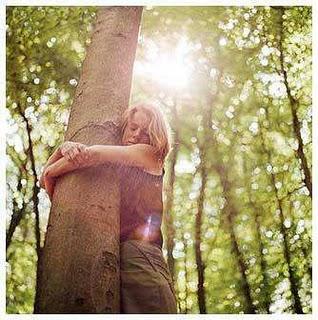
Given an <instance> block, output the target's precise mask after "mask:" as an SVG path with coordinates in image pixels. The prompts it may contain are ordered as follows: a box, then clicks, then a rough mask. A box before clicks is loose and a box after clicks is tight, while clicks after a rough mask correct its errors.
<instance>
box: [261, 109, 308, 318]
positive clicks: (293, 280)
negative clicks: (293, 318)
mask: <svg viewBox="0 0 318 320" xmlns="http://www.w3.org/2000/svg"><path fill="white" fill-rule="evenodd" d="M266 115H267V113H266ZM266 119H267V121H269V119H268V116H267V118H266ZM260 137H261V145H262V149H263V152H264V154H265V155H266V157H267V162H268V163H270V164H272V159H271V155H270V153H269V151H268V150H267V148H266V146H265V141H264V134H263V128H262V125H261V124H260ZM270 178H271V184H272V187H273V189H274V192H275V200H276V203H277V207H278V210H279V219H280V224H279V228H280V233H281V234H282V236H283V254H284V258H285V261H286V263H287V268H288V274H289V283H290V291H291V293H292V295H293V299H294V310H295V312H296V313H297V314H303V313H304V312H303V310H302V306H301V301H300V296H299V293H298V291H299V290H298V285H297V280H296V277H295V273H294V271H293V270H292V267H291V257H290V251H289V241H288V237H287V232H286V229H285V226H284V220H285V219H284V213H283V205H282V200H281V199H280V198H279V197H278V189H277V187H276V182H277V181H276V176H275V174H274V173H273V172H271V174H270Z"/></svg>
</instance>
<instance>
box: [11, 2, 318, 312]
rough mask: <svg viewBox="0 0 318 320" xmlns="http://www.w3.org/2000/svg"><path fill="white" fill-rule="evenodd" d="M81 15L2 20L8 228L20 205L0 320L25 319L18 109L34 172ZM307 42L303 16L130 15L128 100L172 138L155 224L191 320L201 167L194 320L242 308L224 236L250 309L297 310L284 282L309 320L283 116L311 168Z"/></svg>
mask: <svg viewBox="0 0 318 320" xmlns="http://www.w3.org/2000/svg"><path fill="white" fill-rule="evenodd" d="M94 16H95V9H93V8H67V7H60V8H55V7H41V8H35V7H9V8H8V10H7V110H8V117H7V121H8V124H9V125H8V127H9V132H8V135H7V154H8V158H9V160H10V161H9V162H8V167H7V177H8V178H7V188H8V201H7V207H8V220H7V221H8V225H9V223H10V221H11V217H12V214H13V213H14V212H15V211H17V210H18V209H21V208H23V219H22V221H21V223H20V225H19V227H18V228H17V230H16V232H15V234H14V237H13V240H12V243H11V245H10V247H9V249H8V251H7V261H8V262H7V311H8V313H30V312H32V309H33V298H34V284H35V263H36V260H37V257H36V252H35V240H34V227H35V226H34V213H33V212H34V210H33V204H32V192H33V189H32V183H33V179H34V178H35V177H34V176H33V173H32V171H31V164H30V157H29V144H28V139H27V133H26V123H25V119H23V117H22V116H21V111H22V113H25V115H26V118H27V119H28V120H29V122H30V125H31V138H32V146H33V148H34V150H35V151H34V152H35V164H36V170H37V173H38V174H39V172H40V170H41V167H42V166H43V164H44V163H45V161H46V159H47V158H48V156H49V154H50V153H51V152H52V150H53V148H54V147H56V146H57V145H58V144H59V143H60V142H61V141H62V139H63V132H64V130H65V127H66V125H67V117H68V114H69V110H70V104H71V102H72V97H73V94H74V87H75V86H76V81H78V79H79V75H80V70H81V63H82V61H83V59H84V56H85V46H86V45H87V44H89V41H90V40H89V31H90V30H91V28H92V26H91V23H92V22H93V21H94ZM311 32H312V30H311V7H286V8H283V7H282V8H270V7H152V8H151V7H147V8H145V9H144V13H143V20H142V28H141V36H140V39H139V46H138V49H137V55H136V62H135V69H134V79H133V91H132V98H131V100H132V101H131V102H135V101H139V100H143V99H154V100H158V101H159V103H160V105H161V107H162V110H163V111H164V113H165V115H166V117H167V119H168V120H169V123H170V125H171V128H172V132H173V133H174V135H176V132H178V135H179V141H177V143H179V147H180V148H179V152H178V156H177V163H176V165H175V170H176V180H175V184H174V192H173V196H174V202H173V208H172V210H171V212H170V213H168V214H171V216H172V218H173V226H174V228H175V238H174V250H173V256H174V259H175V269H176V273H175V274H176V290H177V295H178V302H179V309H180V312H181V313H198V312H199V306H198V301H197V283H198V275H197V269H198V266H197V265H196V260H195V251H194V244H195V232H196V230H195V219H196V215H197V213H198V197H199V193H200V190H201V187H202V175H201V171H200V170H201V168H202V167H203V166H204V167H205V168H206V170H207V187H206V189H205V198H204V205H203V212H202V219H203V221H202V225H201V246H200V248H201V253H202V258H203V262H204V266H205V269H204V275H205V284H204V288H205V291H206V307H207V312H208V313H245V312H247V310H248V308H250V307H251V306H249V305H248V303H247V299H246V291H244V290H245V289H244V277H243V275H242V272H241V271H240V269H239V267H238V261H239V257H238V256H237V254H236V253H235V251H234V249H233V237H234V238H235V241H236V242H237V245H238V250H239V255H240V258H241V259H242V261H243V264H244V266H245V272H244V274H245V275H246V279H247V282H248V285H249V293H250V296H251V299H252V301H253V308H254V309H255V312H257V313H268V312H269V313H295V312H297V310H296V309H295V305H294V299H295V296H294V292H292V289H291V283H292V282H293V283H294V285H295V286H296V292H297V294H298V296H299V299H300V302H301V307H302V312H303V313H310V312H311V286H312V283H311V281H312V280H311V268H312V266H311V265H312V262H311V239H312V230H311V198H310V196H309V191H308V189H307V188H306V185H305V181H304V172H303V168H302V164H301V160H300V158H299V154H298V153H297V148H298V141H297V136H296V135H295V128H294V123H293V116H292V112H291V101H294V102H295V104H296V106H297V116H298V119H299V125H300V129H301V139H302V142H303V144H304V153H305V156H306V159H307V161H308V166H309V170H310V171H311V153H312V151H311V139H312V137H311V123H312V119H311V79H312V76H311V64H312V60H311V50H312V49H311ZM281 58H282V59H281ZM282 60H283V66H282ZM169 63H170V64H169ZM282 67H283V69H282ZM283 70H285V71H286V74H287V87H286V83H285V82H284V77H283V72H282V71H283ZM36 79H39V80H36ZM72 79H74V80H72ZM72 84H74V85H73V86H72ZM288 92H289V93H290V95H288ZM19 108H20V109H19ZM174 108H175V109H176V113H177V115H176V113H175V111H174ZM202 150H204V152H205V153H204V154H205V156H204V155H203V153H202ZM168 161H171V159H170V158H169V159H168ZM224 177H226V179H227V181H226V183H227V184H226V185H224V183H222V181H223V182H224ZM19 181H20V182H21V181H23V183H21V185H22V186H21V187H20V188H19ZM226 186H227V187H228V190H225V187H226ZM38 197H39V199H40V213H41V230H42V240H43V238H44V232H45V231H44V230H45V227H46V223H47V215H48V211H49V206H50V204H49V202H48V199H47V197H46V196H45V195H44V193H43V192H40V193H39V195H38ZM229 214H230V219H228V217H229ZM165 236H166V235H165ZM165 249H166V248H165ZM165 252H166V251H165ZM286 252H287V253H288V254H289V257H290V259H289V261H288V260H287V259H286ZM291 273H292V275H293V277H291ZM298 311H299V310H298Z"/></svg>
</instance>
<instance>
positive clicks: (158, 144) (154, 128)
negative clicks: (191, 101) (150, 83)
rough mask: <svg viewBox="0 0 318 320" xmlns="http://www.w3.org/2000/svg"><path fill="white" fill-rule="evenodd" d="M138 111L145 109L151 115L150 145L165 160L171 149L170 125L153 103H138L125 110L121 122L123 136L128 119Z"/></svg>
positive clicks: (160, 158)
mask: <svg viewBox="0 0 318 320" xmlns="http://www.w3.org/2000/svg"><path fill="white" fill-rule="evenodd" d="M137 111H143V112H144V113H145V114H146V115H147V116H148V117H149V119H150V123H149V127H148V133H149V138H150V145H151V146H153V147H154V148H155V150H156V151H155V152H156V155H157V156H158V158H159V160H161V161H162V162H164V160H165V158H166V156H167V155H168V153H169V151H170V134H169V127H168V125H167V122H166V120H165V117H164V115H163V114H162V112H161V110H159V108H157V107H156V106H155V105H154V104H153V103H137V104H134V105H132V106H130V107H129V108H128V109H126V110H125V112H124V114H123V119H122V124H121V134H122V136H123V134H124V131H125V129H126V127H127V124H128V119H131V118H132V117H133V115H134V114H135V113H136V112H137Z"/></svg>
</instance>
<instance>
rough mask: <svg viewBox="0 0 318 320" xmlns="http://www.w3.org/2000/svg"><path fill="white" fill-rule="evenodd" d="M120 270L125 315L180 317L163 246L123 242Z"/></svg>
mask: <svg viewBox="0 0 318 320" xmlns="http://www.w3.org/2000/svg"><path fill="white" fill-rule="evenodd" d="M120 266H121V267H120V277H121V298H120V300H121V313H177V306H176V298H175V293H174V289H173V283H172V280H171V276H170V273H169V270H168V266H167V264H166V262H165V260H164V257H163V255H162V250H161V248H160V247H159V246H156V245H153V244H150V243H146V242H142V241H139V240H128V241H125V242H123V243H122V244H121V247H120Z"/></svg>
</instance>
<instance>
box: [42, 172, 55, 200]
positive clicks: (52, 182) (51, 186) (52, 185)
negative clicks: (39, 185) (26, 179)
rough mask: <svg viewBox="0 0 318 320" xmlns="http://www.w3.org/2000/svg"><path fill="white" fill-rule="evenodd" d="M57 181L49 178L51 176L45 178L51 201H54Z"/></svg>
mask: <svg viewBox="0 0 318 320" xmlns="http://www.w3.org/2000/svg"><path fill="white" fill-rule="evenodd" d="M56 180H57V179H56V178H52V177H49V176H47V177H45V178H44V184H45V190H46V192H47V194H48V195H49V198H50V200H51V201H52V198H53V193H54V188H55V184H56Z"/></svg>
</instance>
